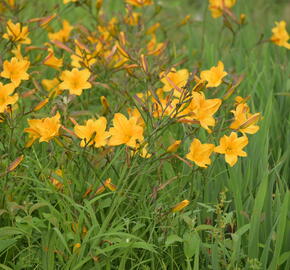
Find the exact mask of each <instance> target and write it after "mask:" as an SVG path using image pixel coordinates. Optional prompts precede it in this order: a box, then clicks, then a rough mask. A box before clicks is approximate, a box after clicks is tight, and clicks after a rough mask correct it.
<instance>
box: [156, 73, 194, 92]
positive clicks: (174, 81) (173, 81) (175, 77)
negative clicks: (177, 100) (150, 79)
mask: <svg viewBox="0 0 290 270" xmlns="http://www.w3.org/2000/svg"><path fill="white" fill-rule="evenodd" d="M159 76H160V78H161V82H162V83H163V84H164V86H163V91H164V92H168V91H171V90H172V89H174V95H175V96H176V97H179V96H180V95H181V94H182V91H183V89H182V88H183V87H185V85H186V83H187V81H188V78H189V72H188V70H187V69H180V70H178V71H176V69H175V68H172V69H171V71H170V72H168V73H165V72H162V73H160V75H159Z"/></svg>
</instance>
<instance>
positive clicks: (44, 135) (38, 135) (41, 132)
mask: <svg viewBox="0 0 290 270" xmlns="http://www.w3.org/2000/svg"><path fill="white" fill-rule="evenodd" d="M28 124H29V127H28V128H26V129H24V131H25V132H27V133H29V139H30V140H29V142H28V143H27V145H26V146H27V147H29V146H31V145H32V143H33V142H34V141H35V140H36V139H39V142H49V141H50V140H51V139H53V138H54V137H56V136H58V135H59V128H60V127H61V123H60V114H59V113H58V112H57V113H56V115H55V116H53V117H46V118H41V119H29V120H28Z"/></svg>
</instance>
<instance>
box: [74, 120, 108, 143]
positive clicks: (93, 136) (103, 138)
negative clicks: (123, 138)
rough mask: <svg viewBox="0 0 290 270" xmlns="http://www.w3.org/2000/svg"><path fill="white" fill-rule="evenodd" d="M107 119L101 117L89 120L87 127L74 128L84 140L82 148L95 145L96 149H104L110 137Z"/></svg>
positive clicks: (77, 126)
mask: <svg viewBox="0 0 290 270" xmlns="http://www.w3.org/2000/svg"><path fill="white" fill-rule="evenodd" d="M106 127H107V119H106V118H105V117H100V118H99V119H97V120H96V119H89V120H87V121H86V123H85V125H83V126H81V125H76V126H75V127H74V132H75V134H76V135H77V136H78V137H79V138H81V139H82V141H81V143H80V146H81V147H85V146H86V145H94V147H96V148H98V147H102V146H105V145H106V144H107V139H108V137H109V136H110V134H109V132H107V131H106Z"/></svg>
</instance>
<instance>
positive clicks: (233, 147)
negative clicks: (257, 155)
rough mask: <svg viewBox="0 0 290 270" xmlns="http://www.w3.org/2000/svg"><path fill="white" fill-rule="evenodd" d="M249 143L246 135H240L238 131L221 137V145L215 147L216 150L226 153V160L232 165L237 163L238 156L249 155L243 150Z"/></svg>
mask: <svg viewBox="0 0 290 270" xmlns="http://www.w3.org/2000/svg"><path fill="white" fill-rule="evenodd" d="M247 144H248V138H247V137H246V136H242V137H238V135H237V133H236V132H232V133H231V134H230V136H227V135H224V136H223V137H222V138H221V139H220V145H219V146H217V147H215V148H214V151H215V152H216V153H220V154H224V155H225V160H226V162H227V163H228V164H229V165H230V166H231V167H232V166H234V165H235V164H236V163H237V161H238V156H240V157H246V156H247V153H246V152H245V151H243V150H242V149H243V148H244V147H245V146H246V145H247Z"/></svg>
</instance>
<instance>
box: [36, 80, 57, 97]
mask: <svg viewBox="0 0 290 270" xmlns="http://www.w3.org/2000/svg"><path fill="white" fill-rule="evenodd" d="M41 84H42V85H43V87H44V88H45V89H46V91H49V96H53V95H60V94H61V93H62V90H61V89H59V85H60V81H59V79H58V78H54V79H51V80H48V79H43V80H42V81H41Z"/></svg>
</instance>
